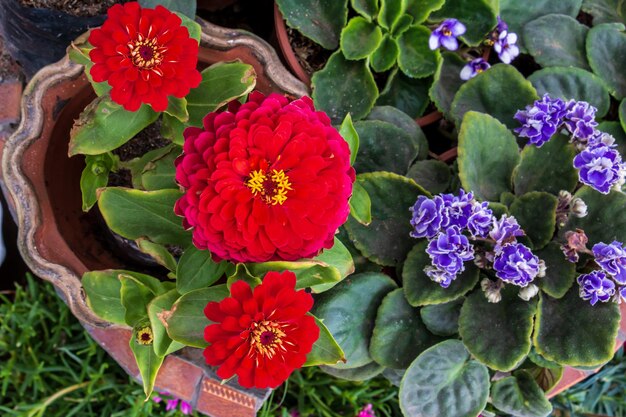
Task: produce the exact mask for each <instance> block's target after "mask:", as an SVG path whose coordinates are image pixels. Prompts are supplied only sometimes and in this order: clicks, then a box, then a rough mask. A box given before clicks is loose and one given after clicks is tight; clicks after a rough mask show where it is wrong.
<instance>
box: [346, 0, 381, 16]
mask: <svg viewBox="0 0 626 417" xmlns="http://www.w3.org/2000/svg"><path fill="white" fill-rule="evenodd" d="M350 5H351V6H352V8H353V9H354V10H355V11H356V12H357V13H359V14H360V15H361V16H363V17H365V18H367V19H369V20H372V19H373V18H374V16H376V14H377V13H378V0H350Z"/></svg>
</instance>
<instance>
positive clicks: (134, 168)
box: [124, 144, 182, 189]
mask: <svg viewBox="0 0 626 417" xmlns="http://www.w3.org/2000/svg"><path fill="white" fill-rule="evenodd" d="M173 147H174V145H173V144H170V145H167V146H164V147H162V148H157V149H153V150H151V151H148V152H146V153H145V154H143V155H142V156H140V157H137V158H133V159H131V160H130V161H125V162H124V165H125V168H128V169H129V170H130V174H131V176H132V182H133V188H135V189H143V184H142V183H141V175H142V174H143V170H144V168H145V167H146V165H148V164H149V163H151V162H152V164H151V166H153V165H154V162H155V161H159V160H160V159H162V158H164V157H165V156H166V155H167V154H168V153H170V152H171V151H172V148H173ZM178 152H179V153H180V152H182V149H181V148H180V147H179V148H178ZM170 188H178V186H177V185H175V186H173V187H170Z"/></svg>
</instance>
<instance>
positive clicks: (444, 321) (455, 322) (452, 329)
mask: <svg viewBox="0 0 626 417" xmlns="http://www.w3.org/2000/svg"><path fill="white" fill-rule="evenodd" d="M464 302H465V297H460V298H457V299H456V300H453V301H449V302H447V303H442V304H435V305H430V306H425V307H422V309H421V310H420V316H421V317H422V321H423V322H424V324H425V325H426V328H427V329H428V330H429V331H430V332H431V333H433V334H436V335H439V336H452V335H455V334H457V333H458V332H459V315H460V314H461V306H463V303H464Z"/></svg>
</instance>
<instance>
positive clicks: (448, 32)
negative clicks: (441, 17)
mask: <svg viewBox="0 0 626 417" xmlns="http://www.w3.org/2000/svg"><path fill="white" fill-rule="evenodd" d="M441 33H443V35H444V36H450V35H452V31H451V30H450V29H444V30H442V31H441Z"/></svg>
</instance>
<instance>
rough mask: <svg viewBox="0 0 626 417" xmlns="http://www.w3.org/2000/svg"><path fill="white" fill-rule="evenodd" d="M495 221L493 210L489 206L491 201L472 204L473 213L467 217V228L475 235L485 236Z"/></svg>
mask: <svg viewBox="0 0 626 417" xmlns="http://www.w3.org/2000/svg"><path fill="white" fill-rule="evenodd" d="M492 223H493V211H491V209H490V208H489V202H487V201H483V202H482V203H479V202H477V201H474V203H473V204H472V214H471V215H470V216H469V218H468V219H467V230H469V232H470V234H471V235H472V236H473V237H476V236H479V237H485V236H487V234H488V233H489V230H490V229H491V225H492Z"/></svg>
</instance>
